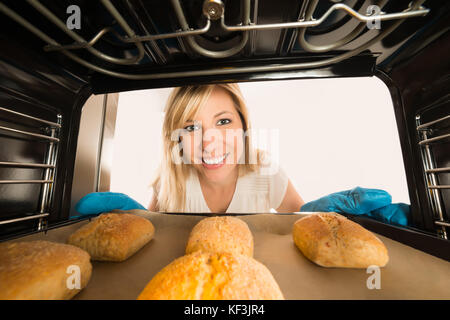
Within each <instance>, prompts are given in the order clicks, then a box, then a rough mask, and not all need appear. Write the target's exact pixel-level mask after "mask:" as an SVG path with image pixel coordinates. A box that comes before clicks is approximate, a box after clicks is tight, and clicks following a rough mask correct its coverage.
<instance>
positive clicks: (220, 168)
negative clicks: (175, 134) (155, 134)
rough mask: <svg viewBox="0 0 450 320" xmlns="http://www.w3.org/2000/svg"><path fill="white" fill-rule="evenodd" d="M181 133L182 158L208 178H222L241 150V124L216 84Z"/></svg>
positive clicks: (229, 97)
mask: <svg viewBox="0 0 450 320" xmlns="http://www.w3.org/2000/svg"><path fill="white" fill-rule="evenodd" d="M183 128H184V129H185V133H184V134H183V135H182V148H183V158H184V161H185V163H186V161H188V162H190V163H191V164H192V165H194V166H195V168H196V169H197V170H198V172H199V173H200V174H203V176H204V177H205V178H206V179H208V180H210V181H211V182H219V183H220V182H224V181H225V180H224V179H225V178H226V177H228V176H229V175H230V174H231V173H233V170H235V169H237V167H236V165H237V164H238V163H239V160H240V159H241V156H242V153H243V151H244V140H243V134H244V132H243V124H242V121H241V118H240V116H239V113H238V112H237V110H236V108H235V107H234V102H233V100H232V98H231V96H230V95H229V94H228V93H227V91H226V90H225V89H222V88H220V87H215V88H214V89H213V91H212V92H211V95H210V96H209V98H208V100H207V101H206V104H205V105H204V106H203V107H202V108H201V109H200V110H199V112H198V114H197V116H196V118H195V119H190V121H187V122H186V123H185V124H184V126H183Z"/></svg>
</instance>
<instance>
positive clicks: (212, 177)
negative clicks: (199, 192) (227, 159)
mask: <svg viewBox="0 0 450 320" xmlns="http://www.w3.org/2000/svg"><path fill="white" fill-rule="evenodd" d="M234 166H235V165H229V164H226V163H223V164H218V165H207V164H205V163H202V164H201V165H200V170H201V172H202V173H203V175H204V176H205V178H207V179H208V180H209V181H211V182H223V180H224V179H225V178H226V177H227V176H228V175H229V174H230V173H231V172H232V170H233V169H234Z"/></svg>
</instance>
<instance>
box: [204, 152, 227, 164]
mask: <svg viewBox="0 0 450 320" xmlns="http://www.w3.org/2000/svg"><path fill="white" fill-rule="evenodd" d="M227 156H228V153H226V154H224V155H223V156H221V157H219V158H211V159H206V158H203V161H204V162H205V163H206V164H219V163H222V161H223V160H224V159H225V158H226V157H227Z"/></svg>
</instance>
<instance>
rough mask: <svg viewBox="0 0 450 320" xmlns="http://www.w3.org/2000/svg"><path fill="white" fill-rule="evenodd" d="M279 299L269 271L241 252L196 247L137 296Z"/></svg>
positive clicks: (197, 298) (189, 298)
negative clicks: (197, 248)
mask: <svg viewBox="0 0 450 320" xmlns="http://www.w3.org/2000/svg"><path fill="white" fill-rule="evenodd" d="M249 299H252V300H264V299H265V300H282V299H284V297H283V294H282V293H281V290H280V288H279V286H278V284H277V282H276V281H275V279H274V278H273V276H272V274H271V273H270V271H269V270H268V269H267V268H266V267H265V266H264V265H263V264H261V263H260V262H258V261H256V260H255V259H253V258H250V257H248V256H245V255H241V254H230V253H210V252H202V251H196V252H194V253H192V254H189V255H185V256H183V257H181V258H178V259H176V260H174V261H173V262H172V263H170V264H169V265H167V266H166V267H164V268H163V269H162V270H161V271H160V272H158V273H157V274H156V275H155V276H154V277H153V279H152V280H151V281H150V282H149V283H148V284H147V286H146V287H145V288H144V290H143V291H142V292H141V294H140V295H139V297H138V300H249Z"/></svg>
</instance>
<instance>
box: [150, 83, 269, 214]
mask: <svg viewBox="0 0 450 320" xmlns="http://www.w3.org/2000/svg"><path fill="white" fill-rule="evenodd" d="M215 87H220V88H222V89H225V90H226V91H227V93H228V94H229V95H230V97H231V98H232V99H233V102H234V106H235V108H236V111H237V112H238V114H239V115H240V117H241V121H242V126H243V130H244V133H246V134H245V135H244V148H245V163H243V164H241V165H239V166H238V170H239V176H242V175H244V174H246V173H248V172H252V171H255V170H257V169H258V167H259V165H260V162H261V158H262V157H263V154H262V151H260V150H256V149H255V150H254V149H253V148H252V144H251V134H250V131H249V129H250V121H249V117H248V110H247V107H246V105H245V101H244V98H243V96H242V93H241V90H240V88H239V86H238V84H237V83H220V84H210V85H196V86H184V87H176V88H174V89H173V90H172V92H171V95H170V96H169V99H168V100H167V104H166V106H165V109H164V111H165V116H164V123H163V128H162V138H163V143H162V146H163V150H162V160H161V163H160V166H159V170H158V172H157V175H156V178H155V179H154V181H153V182H152V187H153V191H154V192H155V193H156V199H157V204H156V208H157V211H161V212H182V211H184V208H185V203H186V180H187V178H188V177H189V175H190V173H191V170H192V169H193V166H192V165H189V164H185V163H183V162H181V163H175V162H174V161H173V158H172V156H173V150H175V149H174V148H176V147H177V145H178V144H179V141H174V139H173V136H172V133H173V132H174V131H175V130H179V129H180V128H182V126H183V125H184V124H185V122H186V121H187V120H188V119H193V118H194V117H195V116H196V114H197V112H198V110H200V108H201V107H202V106H203V105H204V104H205V103H206V101H207V100H208V98H209V96H210V94H211V92H212V91H213V89H214V88H215ZM248 159H255V160H256V161H251V162H250V163H249V162H248Z"/></svg>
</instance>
